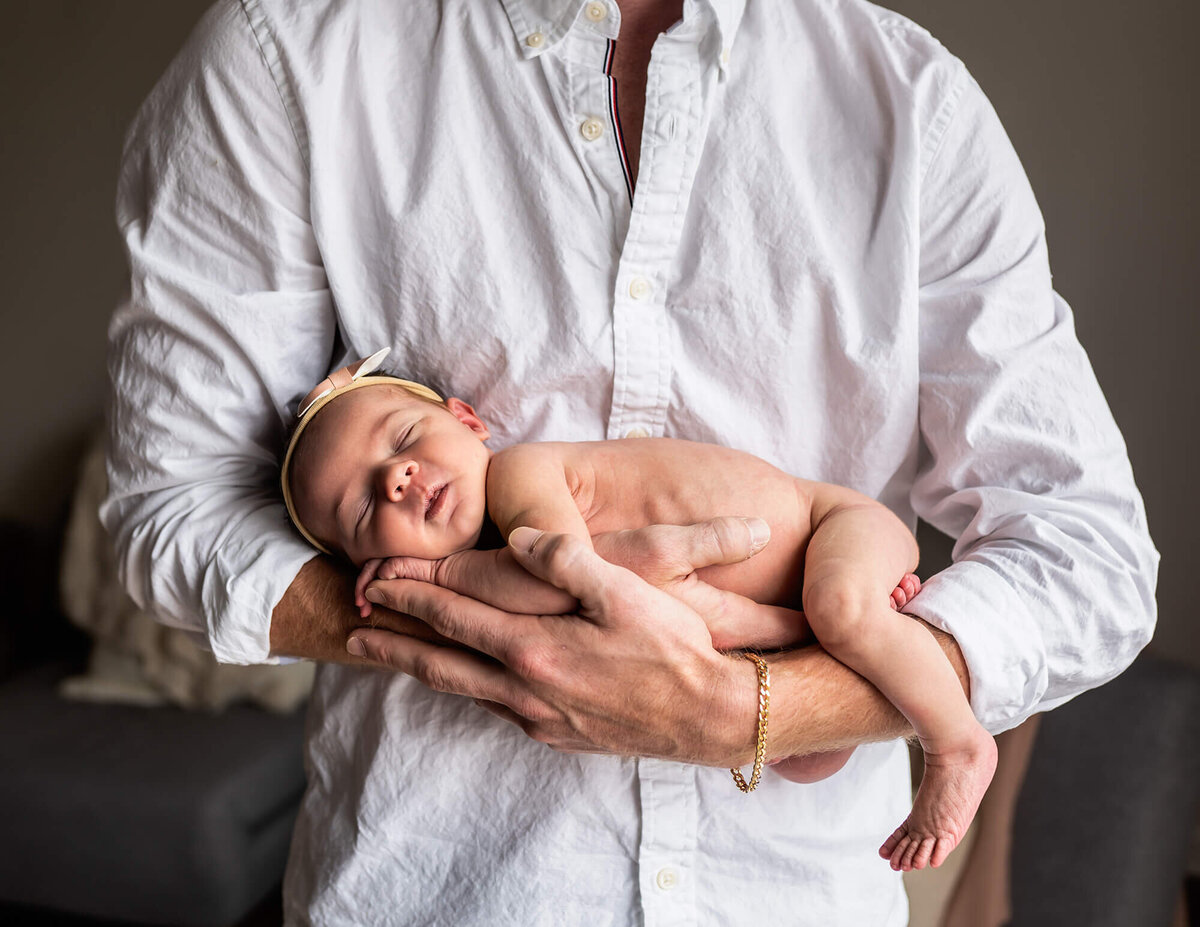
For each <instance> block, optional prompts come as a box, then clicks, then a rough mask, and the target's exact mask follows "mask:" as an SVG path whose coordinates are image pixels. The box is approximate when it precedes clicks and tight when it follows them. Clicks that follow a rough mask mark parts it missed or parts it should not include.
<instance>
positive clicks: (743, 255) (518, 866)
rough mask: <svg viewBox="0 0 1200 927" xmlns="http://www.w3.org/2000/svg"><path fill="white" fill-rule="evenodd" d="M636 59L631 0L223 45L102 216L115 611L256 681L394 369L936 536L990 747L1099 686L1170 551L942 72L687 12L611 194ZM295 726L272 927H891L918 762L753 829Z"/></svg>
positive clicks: (206, 38) (952, 76)
mask: <svg viewBox="0 0 1200 927" xmlns="http://www.w3.org/2000/svg"><path fill="white" fill-rule="evenodd" d="M619 30H620V12H619V10H618V8H617V5H616V3H615V2H612V0H592V2H581V0H561V2H560V0H504V2H499V0H443V2H440V3H433V2H424V3H400V2H384V0H358V2H331V0H328V2H327V0H323V2H311V0H309V2H300V0H242V2H240V3H239V2H232V0H226V2H222V3H220V4H218V5H217V6H216V7H215V8H214V9H213V10H212V11H211V12H210V14H209V15H208V16H207V17H206V18H205V20H204V21H203V22H202V24H201V25H200V27H199V28H198V29H197V31H196V33H195V34H194V35H193V37H192V39H191V40H190V41H189V43H188V45H187V46H186V47H185V49H184V50H183V52H182V53H181V54H180V55H179V57H178V58H177V59H176V61H175V63H174V64H173V65H172V67H171V69H170V70H169V71H168V73H167V74H166V75H165V76H164V78H163V80H162V81H161V82H160V84H159V86H158V87H157V88H156V89H155V91H154V93H153V94H152V95H151V97H150V98H149V100H148V101H147V102H146V104H145V106H144V107H143V109H142V111H141V113H140V115H139V117H138V120H137V121H136V123H135V125H134V127H133V128H132V130H131V132H130V136H129V140H128V144H127V148H126V153H125V158H124V162H123V166H122V174H121V183H120V189H119V194H118V219H119V223H120V226H121V229H122V232H123V234H124V237H125V240H126V244H127V247H128V251H129V260H130V267H131V291H130V296H129V299H128V300H127V301H126V302H125V303H124V304H123V305H122V306H121V307H120V309H119V310H118V312H117V314H116V316H115V318H114V321H113V325H112V332H111V338H112V345H111V361H110V366H111V374H112V378H113V382H114V387H115V398H114V401H113V413H112V418H111V422H112V436H111V437H112V451H111V457H110V480H111V484H112V492H111V496H110V498H109V500H108V502H107V503H106V505H105V508H104V510H103V516H104V520H105V522H106V524H107V525H108V527H109V529H110V531H111V532H112V533H113V535H114V537H115V539H116V542H117V546H118V549H119V552H120V556H121V562H122V568H123V572H124V576H125V579H126V583H127V585H128V586H129V588H130V589H131V591H132V593H133V595H134V597H135V598H136V599H137V600H138V601H139V602H140V603H143V604H146V605H148V606H149V607H151V608H152V609H153V610H154V611H155V613H156V614H157V615H158V616H159V617H160V618H161V619H162V620H164V621H166V622H169V623H172V624H175V625H178V626H180V627H185V628H189V629H192V630H193V631H195V632H196V633H197V634H198V635H199V636H201V637H202V638H203V639H204V640H205V641H206V642H207V644H208V646H210V647H211V648H212V649H213V651H214V652H215V653H216V654H217V656H218V657H219V658H220V659H222V660H225V661H230V662H262V661H267V660H269V659H270V655H269V650H268V647H269V645H268V640H269V635H268V632H269V624H270V616H271V611H272V609H273V608H274V606H275V604H276V603H277V602H278V601H279V599H280V598H281V597H282V595H283V593H284V591H285V590H286V588H287V587H288V585H289V584H290V583H291V581H292V579H293V578H294V577H295V575H296V573H297V571H298V570H299V568H300V567H301V566H302V565H303V563H305V562H306V561H307V560H308V559H309V558H310V557H311V556H312V555H313V552H312V550H311V549H309V548H308V547H307V546H306V545H305V544H304V543H303V542H302V541H301V539H300V538H299V536H298V535H297V534H295V533H294V532H293V531H292V530H291V529H290V527H289V526H288V524H287V520H286V516H285V514H284V510H283V506H282V503H281V501H280V500H279V498H278V494H277V492H276V481H277V473H278V469H277V468H278V459H279V454H280V451H281V449H282V442H283V435H284V431H285V428H286V427H287V424H288V421H289V419H290V416H291V412H292V410H293V409H294V406H295V402H296V400H297V399H298V398H299V397H300V396H302V395H303V394H304V393H306V392H307V391H308V390H309V389H310V388H311V386H312V384H314V383H315V382H316V381H317V380H319V379H320V378H321V377H323V376H324V375H325V373H326V372H327V371H328V370H329V369H330V368H332V367H334V366H337V365H339V364H340V363H342V362H343V361H344V360H345V359H347V358H353V357H360V356H364V355H366V354H368V353H371V352H372V351H374V350H375V349H377V348H379V347H381V346H384V345H387V346H390V347H391V348H392V354H391V357H390V358H389V365H390V366H391V368H392V369H393V371H394V372H396V373H399V374H401V375H403V376H405V377H408V378H410V379H415V380H420V381H423V382H427V383H429V384H431V385H432V386H434V387H435V388H437V389H439V390H440V391H441V392H443V394H447V395H457V396H461V397H463V398H465V399H467V400H468V401H470V402H471V403H472V404H473V405H474V406H475V407H476V408H477V409H478V410H479V412H480V414H481V416H482V417H483V419H484V420H485V421H486V422H487V423H488V425H489V427H490V428H491V430H492V433H493V439H492V441H491V442H490V444H491V446H492V447H493V448H500V447H504V446H506V445H508V444H511V443H514V442H518V441H536V440H550V439H553V440H595V439H600V438H612V439H618V438H622V437H624V436H628V435H644V434H650V435H666V436H671V437H680V438H689V439H692V440H699V441H710V442H715V443H720V444H725V445H729V446H732V447H737V448H740V449H742V450H745V451H749V452H752V453H755V454H758V455H760V456H762V457H764V458H766V459H767V460H769V461H770V462H772V463H773V464H775V465H777V466H779V467H781V468H782V469H784V470H786V471H788V472H791V473H794V474H796V475H799V476H803V477H805V478H808V479H816V480H825V481H829V482H835V483H841V484H845V485H848V486H852V487H853V488H855V489H857V490H859V491H861V492H864V493H866V494H868V495H870V496H872V497H875V498H877V499H880V500H881V501H882V502H884V503H885V504H887V505H888V506H889V507H890V508H891V509H892V510H893V511H895V512H896V513H897V514H898V515H899V516H900V517H901V518H903V519H905V520H906V521H907V522H908V523H909V524H910V525H914V524H915V520H916V517H917V516H918V515H919V516H921V517H923V518H924V519H926V520H927V521H929V522H930V523H932V524H933V525H934V526H936V527H938V528H940V529H941V530H943V531H945V532H946V533H948V534H950V535H952V536H955V537H957V538H958V542H957V544H956V546H955V551H954V556H955V563H954V565H953V566H952V567H950V568H949V569H948V570H947V571H945V572H944V573H942V574H940V575H939V576H937V577H935V578H933V579H931V580H930V581H929V582H928V583H927V584H926V586H925V588H924V589H923V590H922V592H921V593H920V595H919V596H918V597H917V598H916V599H915V600H914V601H913V602H912V603H911V605H910V606H909V607H908V609H906V610H907V611H910V612H911V613H913V614H915V615H919V616H921V617H923V618H925V619H926V620H928V621H929V622H931V623H932V624H934V625H936V626H938V627H941V628H943V629H945V630H947V631H949V632H950V633H951V634H953V635H954V637H955V638H956V639H957V641H958V643H959V645H960V647H961V648H962V651H963V654H964V656H965V658H966V661H967V664H968V667H969V670H970V674H971V701H972V707H973V708H974V710H975V712H976V714H977V715H978V716H979V718H980V719H981V720H982V722H983V723H984V724H985V726H987V727H988V728H989V729H991V730H993V731H999V730H1002V729H1005V728H1007V727H1010V726H1012V725H1014V724H1016V723H1018V722H1019V721H1021V720H1022V719H1024V718H1025V717H1027V716H1028V715H1029V714H1030V713H1032V712H1034V711H1035V710H1039V709H1045V708H1048V707H1053V706H1054V705H1056V704H1060V703H1061V702H1063V701H1065V700H1067V699H1069V698H1071V697H1072V696H1073V695H1075V694H1077V693H1078V692H1080V691H1082V690H1083V689H1086V688H1088V687H1090V686H1093V685H1097V684H1099V683H1101V682H1104V681H1106V680H1107V679H1109V678H1111V677H1112V676H1114V675H1116V674H1117V673H1118V672H1120V671H1121V670H1122V669H1123V668H1124V667H1125V666H1126V665H1127V664H1128V663H1129V661H1130V660H1132V658H1133V656H1134V655H1135V654H1136V653H1137V651H1138V650H1139V649H1140V648H1141V647H1142V646H1143V645H1144V644H1145V642H1146V641H1147V640H1148V638H1149V636H1150V633H1151V631H1152V628H1153V624H1154V614H1155V606H1154V599H1153V595H1154V581H1155V575H1156V570H1157V562H1158V555H1157V552H1156V551H1155V550H1154V547H1153V545H1152V543H1151V541H1150V539H1149V536H1148V534H1147V531H1146V523H1145V514H1144V510H1143V506H1142V502H1141V498H1140V496H1139V494H1138V492H1137V489H1136V487H1135V485H1134V482H1133V476H1132V473H1131V470H1130V466H1129V462H1128V459H1127V455H1126V452H1125V447H1124V444H1123V442H1122V439H1121V436H1120V434H1119V432H1118V430H1117V428H1116V426H1115V424H1114V422H1113V420H1112V416H1111V413H1110V412H1109V409H1108V407H1107V404H1106V403H1105V400H1104V398H1103V395H1102V394H1101V391H1100V389H1099V387H1098V385H1097V383H1096V381H1095V377H1094V374H1093V372H1092V370H1091V367H1090V365H1089V363H1088V360H1087V357H1086V355H1085V353H1084V351H1083V349H1082V348H1081V347H1080V345H1079V344H1078V341H1077V339H1076V337H1075V333H1074V328H1073V323H1072V317H1071V312H1070V310H1069V308H1068V307H1067V305H1066V304H1065V303H1064V302H1063V301H1062V300H1061V298H1059V297H1058V296H1057V295H1056V294H1055V293H1054V292H1053V290H1052V288H1051V281H1050V272H1049V267H1048V262H1047V254H1046V243H1045V237H1044V227H1043V223H1042V219H1041V216H1040V213H1039V211H1038V209H1037V205H1036V203H1035V201H1034V198H1033V195H1032V193H1031V191H1030V189H1029V185H1028V182H1027V180H1026V178H1025V175H1024V172H1023V170H1022V169H1021V166H1020V163H1019V162H1018V160H1017V157H1016V155H1015V154H1014V152H1013V150H1012V147H1011V145H1010V144H1009V142H1008V139H1007V137H1006V136H1005V134H1004V131H1003V129H1002V128H1001V126H1000V124H999V122H998V120H997V118H996V116H995V113H994V112H993V110H992V108H991V107H990V105H989V104H988V102H987V100H986V99H985V97H984V96H983V94H982V92H981V91H980V89H979V87H978V86H977V85H976V84H975V82H974V81H973V80H972V79H971V77H970V75H969V74H968V73H967V72H966V70H965V69H964V67H963V66H962V64H961V63H960V62H959V61H958V60H957V59H956V58H954V57H953V56H951V55H950V54H949V53H948V52H946V51H945V50H944V49H943V48H942V47H941V46H940V45H939V44H938V43H937V42H936V41H935V40H933V39H932V38H931V37H930V36H929V35H928V34H927V33H926V32H925V31H924V30H922V29H920V28H919V27H917V26H915V25H913V24H912V23H911V22H909V21H907V20H905V19H904V18H902V17H900V16H898V15H896V14H894V13H890V12H888V11H886V10H883V9H881V8H879V7H875V6H871V5H869V4H866V3H861V2H856V0H849V2H837V3H835V2H832V0H793V2H786V3H782V2H780V3H768V2H762V0H749V2H739V0H685V3H684V17H683V20H682V21H681V22H680V23H679V24H677V25H676V26H675V27H673V28H672V29H670V30H668V32H666V33H665V34H663V35H662V36H660V37H659V38H658V40H657V42H656V44H655V46H654V52H653V57H652V59H651V63H650V68H649V74H648V81H647V97H646V110H645V121H644V127H643V132H642V141H641V154H640V163H639V173H638V177H637V185H636V191H635V195H633V196H632V198H631V192H634V191H632V186H631V182H630V177H629V171H628V164H627V161H628V156H627V153H626V152H624V150H623V139H622V135H621V132H620V128H619V126H620V123H619V120H620V100H619V99H616V88H615V82H614V81H613V80H612V79H611V77H610V72H611V63H612V58H613V52H614V44H613V43H614V42H616V41H617V40H618V38H619ZM616 47H618V48H619V44H618V45H617V46H616ZM730 479H737V474H736V473H734V474H730ZM730 514H752V513H730ZM772 707H773V708H775V709H776V710H777V711H786V710H787V707H786V706H775V705H773V706H772ZM310 711H311V717H310V724H309V738H308V746H307V764H308V773H309V786H308V792H307V794H306V796H305V799H304V803H303V807H302V811H301V816H300V820H299V823H298V825H297V830H296V836H295V839H294V842H293V849H292V856H291V861H290V863H289V871H288V879H287V884H286V893H285V894H286V904H287V912H288V918H289V922H296V923H305V922H312V923H318V924H363V923H396V924H497V923H511V924H589V925H591V924H613V925H623V924H633V923H644V924H646V925H653V927H658V925H673V924H751V923H758V922H772V923H789V924H804V925H808V924H812V925H823V927H824V925H839V924H845V925H856V927H857V925H864V924H888V925H891V924H903V923H905V921H906V917H907V914H906V902H905V899H904V894H903V889H902V887H901V883H900V880H899V877H898V876H897V875H895V874H894V873H892V872H891V871H890V869H889V868H888V866H887V864H886V862H884V861H883V860H880V859H879V858H878V857H876V855H875V849H876V847H877V846H878V845H879V843H880V842H881V841H882V840H883V838H884V837H885V836H886V835H887V834H888V833H890V832H891V830H892V829H893V828H894V827H895V826H896V825H897V824H899V823H900V821H901V820H903V818H904V815H905V814H907V811H908V807H909V801H910V796H909V786H908V772H907V754H906V751H905V748H904V746H903V745H902V744H900V743H898V742H897V743H890V744H878V745H872V746H867V747H861V748H859V749H858V751H857V752H856V753H855V755H854V757H853V758H852V760H851V761H850V763H849V764H848V765H847V767H846V768H845V769H843V770H842V771H841V772H839V773H838V774H837V775H836V776H834V777H833V778H831V779H829V780H826V781H825V782H822V783H819V784H816V785H808V786H802V785H796V784H792V783H789V782H785V781H784V780H782V779H780V778H778V777H776V776H773V775H767V776H766V777H765V779H764V782H763V784H762V785H761V786H760V787H759V790H758V791H757V792H755V793H754V794H753V795H751V796H744V795H742V794H740V793H739V792H737V790H736V789H735V788H734V787H733V785H732V782H731V781H730V777H729V773H728V771H726V770H720V769H708V768H702V767H693V766H686V765H679V764H672V763H665V762H660V761H653V760H637V759H621V758H613V757H592V756H583V757H581V756H569V755H559V754H556V753H554V752H552V751H549V750H548V749H546V748H545V747H544V746H542V745H540V744H537V743H534V742H532V741H529V740H527V739H526V738H525V737H524V736H523V735H522V734H521V733H520V731H519V730H517V729H516V728H514V727H512V726H509V725H507V724H505V723H504V722H502V721H499V720H497V719H496V718H494V717H493V716H492V715H490V714H488V713H486V712H484V711H482V710H480V709H478V708H477V707H476V706H475V705H474V704H473V703H471V702H470V701H469V700H467V699H462V698H458V697H454V696H448V695H442V694H438V693H433V692H430V691H428V690H425V689H424V688H423V687H421V686H420V685H419V684H417V683H416V682H414V681H413V680H411V679H409V678H407V677H399V676H391V675H388V674H383V673H373V672H360V671H356V670H352V669H348V668H344V667H339V666H323V667H321V668H320V671H319V673H318V678H317V684H316V689H315V692H314V695H313V700H312V706H311V709H310ZM748 736H749V735H748Z"/></svg>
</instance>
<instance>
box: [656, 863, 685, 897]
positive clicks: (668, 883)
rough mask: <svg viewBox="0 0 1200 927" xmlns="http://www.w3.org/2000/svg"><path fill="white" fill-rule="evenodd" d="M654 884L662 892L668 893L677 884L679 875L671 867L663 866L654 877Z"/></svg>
mask: <svg viewBox="0 0 1200 927" xmlns="http://www.w3.org/2000/svg"><path fill="white" fill-rule="evenodd" d="M654 884H655V885H657V886H658V887H659V888H661V889H662V890H663V891H664V892H669V891H670V890H671V889H673V888H674V887H675V886H676V885H678V884H679V873H678V872H677V871H676V870H675V869H673V868H672V867H671V866H663V867H662V869H660V870H658V873H657V874H656V875H655V876H654Z"/></svg>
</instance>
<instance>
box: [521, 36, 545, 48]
mask: <svg viewBox="0 0 1200 927" xmlns="http://www.w3.org/2000/svg"><path fill="white" fill-rule="evenodd" d="M545 41H546V37H545V36H544V35H542V34H541V33H540V32H531V33H529V35H527V36H525V44H526V45H528V46H529V47H530V48H541V47H542V43H543V42H545Z"/></svg>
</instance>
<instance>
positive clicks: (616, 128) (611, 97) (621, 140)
mask: <svg viewBox="0 0 1200 927" xmlns="http://www.w3.org/2000/svg"><path fill="white" fill-rule="evenodd" d="M616 51H617V43H616V41H615V40H613V39H609V40H608V47H607V48H606V49H605V51H604V74H605V76H606V77H607V78H608V118H609V120H610V121H611V122H612V129H613V137H614V138H615V139H616V140H617V154H618V155H620V157H621V170H622V171H623V172H624V174H625V190H626V191H627V192H628V193H629V205H630V206H632V205H633V173H632V172H631V171H630V169H629V157H628V156H627V155H626V153H625V135H624V133H622V132H621V117H620V115H619V114H618V113H617V80H616V78H615V77H613V76H612V63H613V56H614V55H615V54H616Z"/></svg>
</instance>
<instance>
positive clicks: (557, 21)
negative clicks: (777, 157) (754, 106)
mask: <svg viewBox="0 0 1200 927" xmlns="http://www.w3.org/2000/svg"><path fill="white" fill-rule="evenodd" d="M587 2H588V0H503V3H504V9H505V11H506V12H507V13H508V21H509V22H510V23H511V24H512V28H513V33H514V34H515V36H516V40H517V47H518V49H519V50H520V52H521V55H522V56H523V57H524V58H526V59H529V58H536V57H537V56H538V55H540V54H542V53H543V52H545V51H547V50H549V49H551V48H553V47H554V46H555V45H557V44H558V43H559V42H561V41H562V39H563V37H564V36H565V35H566V34H567V33H568V32H569V31H570V29H571V26H572V25H573V24H574V23H575V21H576V20H577V19H580V18H581V17H583V10H584V7H586V6H587ZM603 2H604V3H605V4H606V5H607V6H608V8H609V16H608V18H607V20H606V21H605V22H604V23H603V24H601V25H600V26H593V27H592V28H596V29H597V30H598V31H600V32H602V33H603V34H605V35H608V36H609V37H610V38H611V37H612V36H613V35H614V34H615V32H616V29H615V26H616V24H617V23H618V22H619V20H620V11H619V9H618V7H617V3H616V0H603ZM702 5H707V6H708V7H710V8H711V9H712V11H713V13H714V14H715V16H716V20H717V29H718V31H719V32H720V35H721V42H720V45H719V46H718V47H719V48H720V49H721V53H720V67H721V70H722V72H724V71H725V70H726V69H727V68H728V66H729V54H728V52H729V48H730V47H731V46H732V45H733V38H734V35H735V34H736V33H737V29H738V26H739V25H740V24H741V21H742V13H743V12H744V11H745V8H746V0H684V4H683V15H684V18H685V19H688V18H689V17H691V16H693V15H695V14H696V12H697V11H698V10H697V8H698V7H700V6H702ZM583 21H584V22H586V21H587V20H586V19H584V20H583ZM589 26H591V24H590V23H589Z"/></svg>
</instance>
